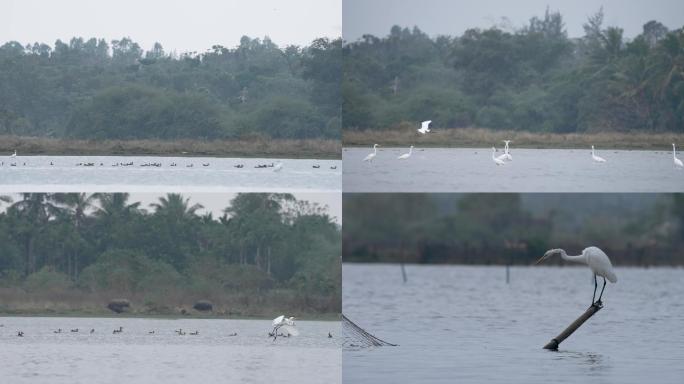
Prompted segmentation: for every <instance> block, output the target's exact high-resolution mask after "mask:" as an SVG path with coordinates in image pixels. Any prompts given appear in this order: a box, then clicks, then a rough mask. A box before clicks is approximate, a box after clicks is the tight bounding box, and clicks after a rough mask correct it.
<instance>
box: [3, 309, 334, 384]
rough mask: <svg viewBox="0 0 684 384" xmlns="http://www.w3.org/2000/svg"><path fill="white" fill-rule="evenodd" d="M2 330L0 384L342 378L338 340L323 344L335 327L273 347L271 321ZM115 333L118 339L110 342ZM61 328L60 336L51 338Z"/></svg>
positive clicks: (68, 324) (81, 323) (306, 325)
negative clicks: (118, 330) (178, 331)
mask: <svg viewBox="0 0 684 384" xmlns="http://www.w3.org/2000/svg"><path fill="white" fill-rule="evenodd" d="M0 324H2V327H0V345H2V348H0V361H2V364H0V378H1V380H0V381H1V382H3V383H31V384H33V383H84V384H86V383H87V384H99V383H164V384H169V383H266V382H278V383H297V384H301V383H339V382H340V380H341V375H342V373H341V350H340V347H339V345H338V339H337V338H333V339H329V338H328V332H332V333H333V335H335V336H337V335H338V332H337V330H339V322H319V321H298V322H297V328H298V329H299V332H300V335H299V336H297V337H290V338H278V339H277V340H276V341H275V342H274V341H273V339H271V338H268V337H267V333H268V332H269V331H270V328H271V327H270V324H271V321H270V320H268V321H267V320H206V319H178V320H169V319H117V318H59V317H50V318H46V317H0ZM119 326H123V332H122V333H121V334H112V330H113V329H115V328H118V327H119ZM58 328H62V331H63V332H64V333H61V334H55V333H53V332H54V330H56V329H58ZM75 328H78V329H79V332H78V333H72V332H70V330H71V329H75ZM93 328H94V329H95V332H94V333H92V334H91V333H90V330H91V329H93ZM179 328H182V329H183V330H184V332H186V335H185V336H179V335H177V334H176V333H175V332H174V330H176V329H179ZM18 330H22V331H23V332H24V337H17V331H18ZM152 330H154V331H155V333H154V334H149V333H148V332H149V331H152ZM195 330H197V331H199V335H197V336H191V335H189V333H190V332H191V331H193V332H194V331H195ZM233 332H237V334H238V335H237V336H234V337H231V336H229V335H230V334H231V333H233Z"/></svg>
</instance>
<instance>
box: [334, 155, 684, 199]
mask: <svg viewBox="0 0 684 384" xmlns="http://www.w3.org/2000/svg"><path fill="white" fill-rule="evenodd" d="M371 152H372V149H368V148H345V149H344V150H343V152H342V160H343V163H344V176H343V177H344V191H345V192H627V191H629V192H682V191H684V170H682V169H676V168H675V166H674V162H673V159H672V152H667V151H616V150H600V149H597V155H599V156H601V157H603V158H605V159H606V160H607V162H606V163H596V162H594V161H593V160H592V158H591V150H590V149H516V148H515V147H513V148H512V149H511V156H512V157H513V161H511V162H507V163H506V165H503V166H497V165H496V164H495V163H494V162H493V161H492V150H491V148H489V149H487V148H425V149H421V148H414V150H413V155H412V156H411V157H410V158H408V159H406V160H397V157H398V156H399V155H401V154H403V153H406V152H408V149H407V148H379V149H378V155H377V156H376V158H375V160H374V161H373V162H372V163H367V162H364V161H363V158H364V157H365V156H366V155H368V154H369V153H371ZM502 153H503V152H501V150H500V149H499V152H497V155H500V154H502ZM680 157H681V156H680Z"/></svg>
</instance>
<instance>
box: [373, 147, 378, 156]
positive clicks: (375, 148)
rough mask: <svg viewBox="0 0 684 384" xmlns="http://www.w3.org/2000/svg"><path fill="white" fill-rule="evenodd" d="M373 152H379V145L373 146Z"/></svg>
mask: <svg viewBox="0 0 684 384" xmlns="http://www.w3.org/2000/svg"><path fill="white" fill-rule="evenodd" d="M373 153H375V154H376V155H377V154H378V147H373Z"/></svg>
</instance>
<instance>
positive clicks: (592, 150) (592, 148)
mask: <svg viewBox="0 0 684 384" xmlns="http://www.w3.org/2000/svg"><path fill="white" fill-rule="evenodd" d="M591 155H592V156H595V155H594V147H591Z"/></svg>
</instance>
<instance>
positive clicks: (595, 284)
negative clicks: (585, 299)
mask: <svg viewBox="0 0 684 384" xmlns="http://www.w3.org/2000/svg"><path fill="white" fill-rule="evenodd" d="M597 287H598V283H597V282H596V275H594V294H593V295H591V305H594V303H595V301H594V299H595V298H596V288H597Z"/></svg>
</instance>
